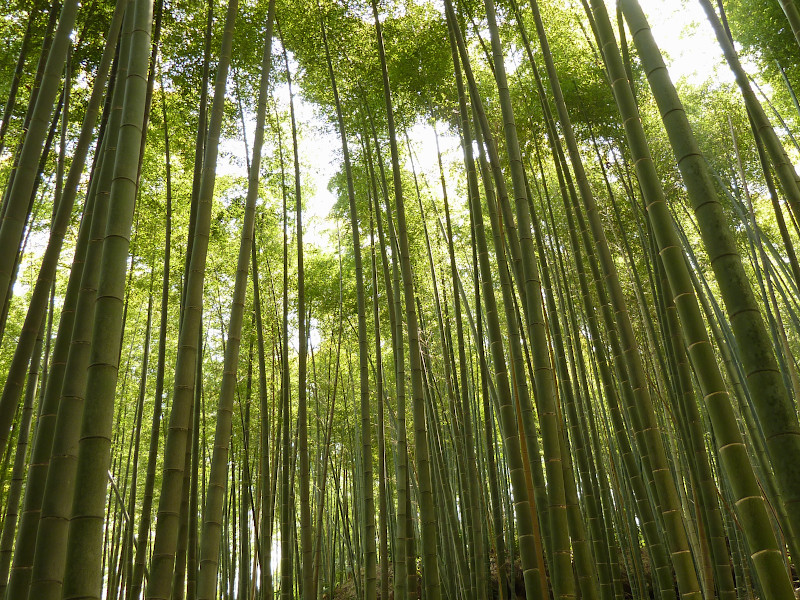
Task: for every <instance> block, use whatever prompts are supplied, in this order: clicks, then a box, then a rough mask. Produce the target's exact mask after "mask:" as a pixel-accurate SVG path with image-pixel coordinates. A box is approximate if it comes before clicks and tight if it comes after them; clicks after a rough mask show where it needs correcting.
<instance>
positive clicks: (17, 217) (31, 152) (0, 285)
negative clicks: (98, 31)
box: [0, 0, 80, 451]
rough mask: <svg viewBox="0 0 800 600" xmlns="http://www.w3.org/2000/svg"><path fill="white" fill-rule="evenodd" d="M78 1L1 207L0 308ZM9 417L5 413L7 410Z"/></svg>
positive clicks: (3, 435)
mask: <svg viewBox="0 0 800 600" xmlns="http://www.w3.org/2000/svg"><path fill="white" fill-rule="evenodd" d="M79 6H80V2H79V1H78V0H66V1H65V2H64V4H63V5H62V7H61V14H60V16H59V20H58V28H57V29H56V33H55V35H54V36H53V40H52V43H51V45H50V51H49V53H48V55H47V62H46V63H45V67H44V73H43V76H42V79H41V82H40V84H39V89H38V93H37V96H36V104H35V105H34V107H33V113H32V115H31V119H30V122H29V124H28V131H27V133H26V134H25V139H24V140H23V142H22V148H21V150H20V153H19V159H18V161H17V166H16V169H15V171H14V173H13V182H12V184H11V189H10V190H9V195H8V199H7V201H6V205H5V206H3V221H2V223H1V224H0V309H2V307H4V306H5V305H6V302H8V301H10V297H9V296H10V294H9V292H10V286H9V284H10V283H11V277H12V275H13V272H14V264H15V262H16V260H17V253H18V251H19V248H20V243H21V242H22V236H23V233H24V230H25V223H26V222H27V220H28V211H29V206H30V198H31V194H32V193H33V190H34V186H35V185H36V176H37V173H38V171H39V160H40V158H41V155H42V148H43V145H44V143H45V138H46V137H47V132H48V130H49V128H50V119H51V117H52V115H53V110H54V108H55V106H54V104H55V100H56V96H57V95H58V91H59V89H60V88H61V75H62V73H63V71H64V64H65V62H66V60H67V49H68V47H69V46H70V44H71V43H72V42H71V39H70V36H71V34H72V29H73V27H74V26H75V20H76V18H77V16H78V7H79ZM9 410H10V411H11V413H10V416H7V413H8V411H9ZM15 411H16V406H13V407H7V406H0V451H2V450H5V447H6V444H7V443H8V430H9V428H10V427H11V420H12V419H13V418H14V412H15Z"/></svg>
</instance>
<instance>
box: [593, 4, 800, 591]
mask: <svg viewBox="0 0 800 600" xmlns="http://www.w3.org/2000/svg"><path fill="white" fill-rule="evenodd" d="M591 6H592V12H593V14H594V17H595V23H596V26H597V32H598V37H599V38H600V40H601V42H602V44H603V45H602V52H603V57H604V59H605V63H606V68H607V71H608V75H609V79H610V80H611V85H612V90H613V92H614V97H615V99H616V102H617V106H618V108H619V111H620V116H621V117H622V120H623V123H624V125H625V134H626V138H627V140H628V145H629V147H630V149H631V154H632V157H633V160H634V162H635V166H636V174H637V178H638V180H639V184H640V186H641V189H642V195H643V196H644V200H645V203H646V206H647V215H648V218H649V220H650V223H651V225H652V230H653V232H654V235H655V241H656V243H657V245H658V249H659V255H660V257H661V261H662V264H663V266H664V270H665V273H666V276H667V279H668V281H669V286H670V288H671V294H672V296H673V299H674V302H675V306H676V308H677V311H678V315H679V317H680V323H681V327H682V329H683V334H684V338H685V342H686V345H687V348H688V353H689V358H690V361H691V363H692V366H693V367H694V371H695V374H696V376H697V379H698V382H699V384H700V389H701V391H702V393H703V396H704V399H705V403H706V407H707V409H708V414H709V417H710V418H711V423H712V427H713V430H714V434H715V442H716V445H717V451H718V453H719V457H720V461H721V463H722V467H723V468H724V469H725V472H726V474H727V476H728V480H729V482H730V485H731V491H732V492H733V495H734V498H735V500H736V509H737V514H738V517H739V521H740V523H741V525H742V528H743V529H744V533H745V536H746V538H747V541H748V546H749V549H750V553H751V559H752V561H753V565H754V566H755V570H756V573H757V574H758V576H759V580H760V582H761V586H762V589H763V591H764V594H765V595H766V596H767V597H769V598H786V599H789V598H792V597H794V590H793V588H792V584H791V580H790V578H789V576H788V573H787V571H786V568H785V564H784V563H783V560H782V555H781V552H780V550H779V547H778V543H777V540H776V539H775V536H774V533H773V530H772V527H771V525H770V519H769V514H768V512H767V507H766V502H765V500H764V498H763V496H762V495H761V490H760V487H759V484H758V481H757V480H756V477H755V474H754V473H753V469H752V466H751V465H750V460H749V456H748V453H747V449H746V447H745V445H744V441H743V440H742V437H741V434H740V432H739V428H738V424H737V421H736V416H735V413H734V411H733V408H732V406H731V404H730V400H729V397H728V392H727V390H726V388H725V383H724V381H723V378H722V375H721V373H720V371H719V367H718V365H717V362H716V357H715V355H714V351H713V348H712V346H711V344H710V342H709V339H708V334H707V331H706V328H705V324H704V321H703V318H702V315H701V313H700V308H699V305H698V303H697V297H696V296H695V293H694V289H693V286H692V281H691V277H690V275H689V271H688V266H687V262H686V258H685V256H684V253H683V248H682V244H681V241H680V239H679V237H678V235H677V231H676V229H675V225H674V222H673V219H672V215H671V214H670V212H669V208H668V207H667V204H666V200H665V197H664V192H663V190H662V188H661V183H660V181H659V178H658V174H657V173H656V171H655V167H654V165H653V161H652V158H651V157H650V152H649V148H648V145H647V141H646V139H645V135H644V130H643V128H642V125H641V121H640V119H639V116H638V109H637V106H636V100H635V99H634V97H633V92H632V91H631V88H630V85H629V84H628V79H627V75H626V73H625V69H624V66H623V63H622V59H621V57H620V54H619V49H618V48H617V45H616V41H615V39H614V36H613V33H612V29H611V23H610V21H609V19H608V14H607V12H606V10H605V6H604V5H603V3H602V2H600V1H599V0H592V3H591ZM637 33H641V30H640V29H638V28H636V29H635V30H634V35H636V34H637ZM640 53H641V50H640ZM651 85H653V84H652V83H651ZM662 85H663V83H662ZM661 109H662V114H663V113H664V112H665V110H664V107H661ZM673 112H674V111H673ZM687 186H688V182H687ZM714 256H715V255H714V254H712V259H713V258H714ZM698 594H699V591H698Z"/></svg>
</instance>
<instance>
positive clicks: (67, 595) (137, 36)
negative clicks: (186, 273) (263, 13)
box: [63, 0, 153, 600]
mask: <svg viewBox="0 0 800 600" xmlns="http://www.w3.org/2000/svg"><path fill="white" fill-rule="evenodd" d="M129 6H130V8H131V10H132V11H133V16H132V18H133V30H132V33H131V38H130V61H129V63H128V73H127V77H126V80H125V83H124V85H125V97H124V101H123V109H122V115H123V117H122V123H121V125H120V129H119V140H118V142H117V149H118V151H117V154H116V160H115V163H114V178H113V181H112V184H111V194H110V197H109V218H108V222H107V225H106V233H105V238H104V240H103V255H102V259H101V265H100V280H99V284H98V289H97V301H96V303H95V316H94V326H93V330H92V351H91V359H90V366H89V370H88V373H87V375H88V379H87V384H86V401H85V406H84V411H83V419H82V423H81V436H80V442H79V446H78V464H77V471H76V477H75V495H74V499H73V503H72V518H71V520H70V524H69V541H68V545H67V552H66V568H65V572H64V587H63V598H64V599H65V600H66V599H72V598H95V599H97V600H99V599H100V597H101V594H102V589H103V582H102V570H101V567H102V554H103V521H104V516H105V504H106V490H107V487H108V474H107V473H108V465H109V464H110V459H111V456H110V454H111V429H112V421H113V418H114V398H115V393H114V392H115V388H116V383H117V373H118V363H119V350H120V344H121V341H122V335H121V334H122V324H123V314H122V313H123V304H124V300H123V297H124V295H125V273H126V266H127V261H128V252H129V247H130V232H131V226H132V223H133V214H134V207H135V203H136V193H137V184H138V171H139V162H140V159H141V157H140V152H141V148H142V136H143V132H142V123H143V121H144V108H145V97H146V95H147V71H148V63H149V58H150V29H151V25H152V18H153V3H152V0H135V3H134V4H133V5H132V6H131V5H129Z"/></svg>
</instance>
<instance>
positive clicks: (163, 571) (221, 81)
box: [145, 0, 238, 600]
mask: <svg viewBox="0 0 800 600" xmlns="http://www.w3.org/2000/svg"><path fill="white" fill-rule="evenodd" d="M237 12H238V2H237V0H230V2H229V4H228V8H227V11H226V14H225V25H224V31H223V36H222V45H221V48H220V53H219V63H218V65H217V74H216V80H215V82H214V101H213V104H212V108H211V119H210V122H209V126H208V136H207V143H206V146H205V154H204V158H203V168H202V180H201V182H200V190H199V193H198V203H197V217H196V227H195V232H194V238H193V243H192V248H191V258H190V264H191V268H190V270H189V273H188V276H187V278H186V284H185V288H186V289H185V292H186V293H185V302H184V307H183V317H182V324H181V328H180V334H179V342H178V355H177V357H176V362H175V378H174V382H173V394H172V398H173V401H172V410H171V412H170V418H169V430H168V433H167V439H166V443H165V447H164V457H165V459H164V463H165V464H164V475H163V477H162V481H161V495H160V497H159V502H158V518H157V521H156V527H155V530H156V531H155V539H154V540H153V553H152V559H151V562H150V574H149V578H148V580H147V589H146V592H145V597H146V598H147V599H148V600H151V599H153V600H155V599H158V600H167V599H168V598H169V597H170V593H171V587H172V578H173V577H172V576H173V571H174V565H175V555H176V550H177V543H178V540H177V538H178V526H179V521H180V505H181V497H182V489H183V475H184V469H185V463H186V449H187V441H188V433H189V430H190V428H191V422H192V410H193V405H194V400H195V378H196V375H197V371H196V367H197V361H198V360H199V359H198V354H199V348H198V346H199V344H198V339H199V338H200V331H201V322H202V304H203V282H204V278H205V267H206V258H207V254H208V240H209V232H210V229H211V204H212V200H213V194H214V185H215V182H216V166H217V155H218V151H219V137H220V131H221V128H222V118H223V109H224V106H225V90H226V83H227V78H228V66H229V65H230V59H231V54H232V46H233V28H234V23H235V21H236V15H237ZM200 127H203V124H202V123H201V124H200Z"/></svg>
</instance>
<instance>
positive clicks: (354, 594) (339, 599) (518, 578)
mask: <svg viewBox="0 0 800 600" xmlns="http://www.w3.org/2000/svg"><path fill="white" fill-rule="evenodd" d="M642 559H643V562H644V565H643V566H644V569H645V571H646V572H648V571H649V564H648V561H647V554H646V553H643V555H642ZM490 560H491V565H490V567H491V573H490V577H491V579H490V590H491V595H490V596H489V598H490V600H499V598H500V594H499V586H498V583H497V563H496V561H495V559H494V555H492V556H491V559H490ZM377 575H378V580H379V583H378V600H383V598H381V590H380V566H379V567H378V573H377ZM392 575H393V574H392V567H391V566H390V567H389V600H392V599H393V598H394V593H393V576H392ZM417 580H418V595H417V597H418V598H419V597H420V594H421V592H422V589H421V580H420V579H419V578H417ZM513 587H514V598H513V599H508V600H525V582H524V579H523V577H522V564H521V563H520V560H519V559H517V560H516V561H515V563H514V582H513ZM622 587H623V591H624V594H625V598H626V599H628V598H633V595H632V594H631V587H630V584H629V583H628V580H627V578H625V576H624V574H623V582H622ZM362 596H363V590H361V589H360V588H357V587H356V584H355V581H354V579H353V577H352V575H351V576H350V577H349V578H348V579H347V580H346V581H344V582H342V583H340V584H339V585H338V586H337V587H336V588H335V589H334V591H333V597H332V598H331V597H330V596H329V595H328V594H324V595H323V596H322V597H323V600H358V599H359V598H361V597H362Z"/></svg>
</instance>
